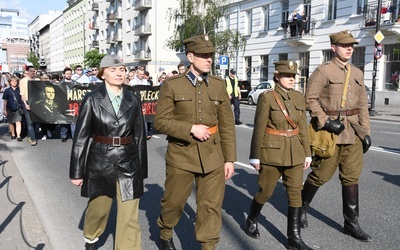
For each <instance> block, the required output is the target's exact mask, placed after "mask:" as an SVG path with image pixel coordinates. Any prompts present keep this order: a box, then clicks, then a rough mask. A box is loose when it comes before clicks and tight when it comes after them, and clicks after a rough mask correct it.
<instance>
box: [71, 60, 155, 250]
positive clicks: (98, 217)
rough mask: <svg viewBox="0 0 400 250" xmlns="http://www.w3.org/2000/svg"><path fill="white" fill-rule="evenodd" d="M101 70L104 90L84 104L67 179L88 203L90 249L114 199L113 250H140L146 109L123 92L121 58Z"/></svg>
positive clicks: (89, 96) (86, 232)
mask: <svg viewBox="0 0 400 250" xmlns="http://www.w3.org/2000/svg"><path fill="white" fill-rule="evenodd" d="M100 68H101V69H100V71H99V73H98V78H99V79H104V82H105V84H103V85H101V86H100V88H99V89H98V90H95V91H92V92H90V93H88V94H86V96H85V98H84V100H83V101H82V105H81V108H80V112H79V117H78V121H77V124H76V131H75V137H74V143H73V145H72V153H71V163H70V175H69V177H70V179H71V181H72V183H73V184H74V185H76V186H79V187H81V188H82V191H81V195H82V196H84V197H88V198H90V199H89V202H88V205H87V209H86V214H85V221H84V226H83V234H84V237H85V241H86V245H85V246H86V249H97V246H96V242H97V241H98V239H99V237H100V236H101V234H102V233H103V232H104V230H105V228H106V225H107V221H108V216H109V213H110V209H111V205H112V201H113V198H115V199H116V201H117V222H116V230H115V243H114V246H115V249H141V232H140V227H139V218H138V213H139V198H140V197H141V196H142V195H143V180H144V179H145V178H147V169H148V168H147V148H146V137H145V129H144V120H143V114H142V107H141V103H140V99H139V97H138V96H136V95H134V94H133V93H132V92H130V91H128V90H127V89H125V88H123V84H124V81H125V75H126V73H125V65H124V63H123V61H122V60H121V59H120V58H119V57H118V56H117V55H107V56H105V57H104V58H103V59H102V60H101V63H100ZM91 135H93V141H92V143H91V145H90V150H88V143H89V139H90V137H91ZM85 160H86V161H85Z"/></svg>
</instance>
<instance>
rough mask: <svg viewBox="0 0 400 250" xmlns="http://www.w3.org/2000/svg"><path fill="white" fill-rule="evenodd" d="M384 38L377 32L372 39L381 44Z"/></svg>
mask: <svg viewBox="0 0 400 250" xmlns="http://www.w3.org/2000/svg"><path fill="white" fill-rule="evenodd" d="M384 38H385V36H384V35H383V34H382V32H381V31H378V32H377V33H376V34H375V36H374V39H375V41H376V42H377V43H381V42H382V40H383V39H384Z"/></svg>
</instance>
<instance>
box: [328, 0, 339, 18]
mask: <svg viewBox="0 0 400 250" xmlns="http://www.w3.org/2000/svg"><path fill="white" fill-rule="evenodd" d="M336 10H337V0H328V20H334V19H336Z"/></svg>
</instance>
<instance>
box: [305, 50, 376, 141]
mask: <svg viewBox="0 0 400 250" xmlns="http://www.w3.org/2000/svg"><path fill="white" fill-rule="evenodd" d="M347 67H351V72H350V73H351V74H350V78H349V86H348V91H347V99H346V103H345V107H344V108H343V110H348V109H358V112H359V113H358V114H357V115H352V116H341V117H342V118H343V121H342V123H343V124H344V127H345V129H344V130H343V131H342V132H341V133H340V134H339V136H338V138H337V141H336V144H354V143H355V136H356V135H357V136H358V137H360V139H361V140H363V139H364V137H365V136H366V135H370V124H369V114H368V97H367V92H366V89H365V86H364V80H363V78H364V77H363V72H362V71H361V70H360V69H358V68H357V67H355V66H354V65H351V64H350V63H347V64H346V66H344V65H343V64H341V63H340V62H338V60H337V59H336V57H335V58H333V60H332V61H329V62H327V63H324V64H322V65H320V66H318V68H317V69H316V70H315V71H314V73H313V74H312V75H311V76H310V78H309V81H308V87H307V93H306V102H307V105H308V108H309V109H310V111H311V116H312V117H315V118H317V119H318V127H319V128H322V127H323V126H324V124H325V122H326V121H327V120H328V118H329V117H330V118H331V119H336V118H337V116H328V115H327V114H326V113H325V111H326V110H336V111H337V110H339V109H340V103H341V99H342V95H343V88H344V82H345V78H346V72H347Z"/></svg>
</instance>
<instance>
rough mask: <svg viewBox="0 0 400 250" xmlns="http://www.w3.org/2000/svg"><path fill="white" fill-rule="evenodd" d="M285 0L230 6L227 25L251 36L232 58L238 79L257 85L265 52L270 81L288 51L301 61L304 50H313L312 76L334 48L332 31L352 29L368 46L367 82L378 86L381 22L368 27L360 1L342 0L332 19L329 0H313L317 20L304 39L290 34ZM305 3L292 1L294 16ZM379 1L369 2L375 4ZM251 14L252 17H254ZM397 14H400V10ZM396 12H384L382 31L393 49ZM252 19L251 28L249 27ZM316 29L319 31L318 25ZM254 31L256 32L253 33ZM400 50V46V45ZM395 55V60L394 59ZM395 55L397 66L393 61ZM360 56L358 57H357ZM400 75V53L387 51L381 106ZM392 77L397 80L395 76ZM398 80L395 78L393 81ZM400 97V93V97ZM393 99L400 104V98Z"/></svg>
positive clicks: (383, 61)
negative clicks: (377, 31) (266, 10)
mask: <svg viewBox="0 0 400 250" xmlns="http://www.w3.org/2000/svg"><path fill="white" fill-rule="evenodd" d="M283 2H285V1H278V2H277V1H272V0H267V1H265V0H256V1H254V0H244V1H233V2H232V3H231V4H229V5H228V6H227V7H228V8H229V15H228V16H229V20H228V21H226V20H225V21H221V25H222V26H221V27H223V25H224V22H225V23H228V24H229V28H230V29H232V30H239V31H240V33H241V34H242V36H244V37H245V38H246V39H247V45H246V49H245V51H244V52H243V51H239V52H238V53H237V55H238V56H237V58H231V60H230V67H231V68H232V67H233V68H236V69H237V72H238V77H239V78H241V79H249V80H250V81H251V84H252V85H253V86H256V85H257V84H258V83H259V82H260V80H261V74H260V73H261V66H262V65H260V63H261V56H263V55H268V58H269V61H268V65H267V67H268V79H272V77H273V71H274V64H273V63H274V62H276V61H278V60H279V56H280V54H287V58H288V59H289V60H294V61H296V62H297V63H298V64H299V63H300V55H301V53H309V55H310V58H309V63H308V65H307V66H308V67H309V72H308V75H304V76H303V77H306V78H308V77H309V75H310V74H312V72H313V71H314V70H315V69H316V68H317V67H318V65H320V64H321V63H323V60H324V54H325V53H324V51H329V50H331V47H330V40H329V34H332V33H335V32H339V31H342V30H350V31H351V32H352V34H353V35H354V37H355V38H356V39H357V41H359V42H360V43H359V44H358V45H357V46H356V48H365V54H364V57H363V58H362V59H363V60H364V65H363V66H364V80H365V84H366V85H367V86H369V87H372V78H373V64H374V63H373V62H374V47H375V41H374V38H373V36H374V35H375V26H372V27H367V26H366V25H365V23H366V19H365V16H364V14H357V5H356V4H355V1H352V0H343V1H337V10H336V18H335V19H332V20H328V16H329V15H328V14H329V13H328V5H327V4H326V1H319V0H311V1H310V5H311V8H310V10H311V11H310V12H309V15H308V18H309V20H310V21H312V23H313V24H315V25H312V24H310V26H311V27H312V28H311V30H310V33H309V34H308V35H303V36H302V37H290V34H289V28H288V29H284V28H283V27H282V26H281V24H282V20H284V18H283V11H284V9H283V7H284V6H283ZM304 2H305V1H300V0H289V1H288V9H287V11H288V14H290V13H292V12H293V11H294V10H299V11H300V12H302V11H304V10H306V5H305V4H304ZM382 2H383V5H382V6H386V5H387V6H389V4H390V1H385V0H383V1H382ZM371 4H372V5H373V4H376V3H375V2H374V1H369V5H371ZM267 5H269V30H268V31H264V30H263V22H264V17H263V8H264V7H266V6H267ZM248 13H251V15H250V16H251V19H250V18H249V17H248V16H249V15H248ZM396 15H397V14H396ZM392 16H394V14H393V13H388V14H384V15H383V16H382V23H381V29H380V30H381V31H382V32H383V34H384V35H385V39H384V40H383V41H382V42H381V44H382V45H383V48H384V50H385V48H392V47H393V46H394V45H395V44H397V43H398V35H399V34H400V23H397V22H395V21H394V20H391V18H392ZM249 22H251V28H250V29H249ZM313 28H314V29H313ZM249 30H251V32H249ZM399 49H400V47H399ZM393 57H394V58H393ZM246 58H249V59H250V61H251V68H248V65H247V64H246ZM389 58H392V59H391V60H392V61H393V62H392V63H391V64H388V62H387V60H389ZM352 60H355V58H354V55H353V59H352ZM397 75H400V56H396V55H395V56H393V53H392V52H390V53H389V54H384V56H382V58H381V59H379V60H378V64H377V75H376V90H377V99H376V100H377V101H376V106H377V107H378V106H379V105H384V104H383V102H381V100H384V98H381V97H378V95H379V92H381V93H382V95H383V92H387V91H390V89H389V88H390V87H391V86H392V82H393V78H394V76H397ZM391 79H392V80H391ZM391 81H392V82H391ZM399 97H400V96H399ZM391 99H393V100H392V101H391V103H392V104H393V105H394V104H395V103H396V104H400V98H397V100H394V98H391Z"/></svg>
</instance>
